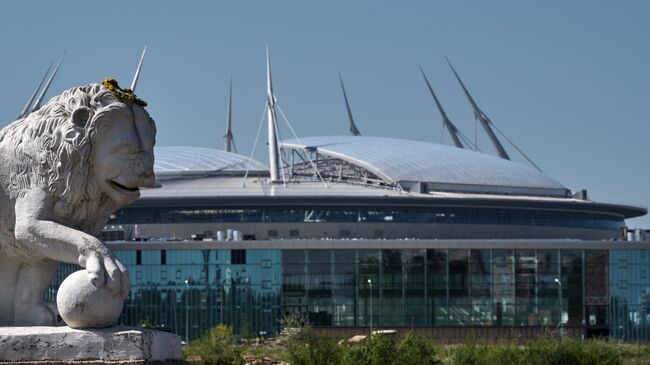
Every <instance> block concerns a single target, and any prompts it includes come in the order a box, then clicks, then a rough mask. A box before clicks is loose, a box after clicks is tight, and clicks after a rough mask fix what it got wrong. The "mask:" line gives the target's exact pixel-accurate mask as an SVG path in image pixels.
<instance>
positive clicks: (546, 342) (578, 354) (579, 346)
mask: <svg viewBox="0 0 650 365" xmlns="http://www.w3.org/2000/svg"><path fill="white" fill-rule="evenodd" d="M527 359H528V363H530V364H534V365H565V364H566V365H621V364H622V363H623V357H622V354H621V352H620V350H619V349H617V348H616V346H615V345H613V344H611V343H609V342H607V341H603V340H589V341H586V342H582V341H580V340H578V339H575V338H565V339H561V338H557V337H543V338H541V339H539V340H537V341H534V342H531V343H530V344H528V347H527Z"/></svg>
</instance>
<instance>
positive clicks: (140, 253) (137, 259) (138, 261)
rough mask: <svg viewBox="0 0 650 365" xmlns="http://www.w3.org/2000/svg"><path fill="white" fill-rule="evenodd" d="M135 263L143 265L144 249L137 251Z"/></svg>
mask: <svg viewBox="0 0 650 365" xmlns="http://www.w3.org/2000/svg"><path fill="white" fill-rule="evenodd" d="M135 264H136V265H142V251H140V250H137V251H135Z"/></svg>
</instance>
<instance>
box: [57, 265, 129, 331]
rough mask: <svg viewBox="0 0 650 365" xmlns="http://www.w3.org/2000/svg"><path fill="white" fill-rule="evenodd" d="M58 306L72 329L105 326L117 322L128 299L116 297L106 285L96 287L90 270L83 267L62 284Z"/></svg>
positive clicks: (58, 296) (58, 294)
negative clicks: (91, 278)
mask: <svg viewBox="0 0 650 365" xmlns="http://www.w3.org/2000/svg"><path fill="white" fill-rule="evenodd" d="M56 305H57V307H58V309H59V314H60V315H61V318H63V320H64V321H65V323H66V324H67V325H68V326H69V327H70V328H101V327H110V326H114V325H116V324H117V319H118V318H119V316H120V314H121V313H122V307H123V306H124V299H122V298H120V297H119V296H113V295H112V294H111V293H110V292H109V291H108V290H107V289H106V288H105V287H102V288H97V287H95V286H94V285H93V284H91V283H90V281H89V280H88V272H86V270H79V271H77V272H74V273H72V274H71V275H70V276H68V277H67V278H66V279H65V280H63V283H61V286H60V287H59V291H58V293H57V294H56Z"/></svg>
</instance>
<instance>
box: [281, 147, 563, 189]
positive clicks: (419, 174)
mask: <svg viewBox="0 0 650 365" xmlns="http://www.w3.org/2000/svg"><path fill="white" fill-rule="evenodd" d="M282 145H283V147H284V148H292V149H308V150H316V151H318V152H319V153H320V154H322V155H325V156H329V157H333V158H338V159H341V160H344V161H346V162H349V163H351V164H353V165H356V166H360V167H362V168H365V169H366V170H368V171H370V172H372V173H374V174H375V175H377V176H378V177H380V178H382V179H383V180H385V181H387V182H391V183H400V182H426V183H428V184H429V183H430V184H429V185H430V187H434V188H435V187H436V186H437V187H438V188H440V189H441V190H464V189H466V190H468V191H476V192H481V191H483V192H500V193H513V194H542V195H565V194H566V192H567V189H566V188H565V187H564V186H563V185H562V184H560V183H559V182H557V181H556V180H554V179H552V178H550V177H549V176H547V175H545V174H543V173H541V172H539V171H537V170H535V169H533V168H532V167H528V166H525V165H522V164H519V163H517V162H513V161H509V160H504V159H502V158H498V157H495V156H491V155H487V154H484V153H478V152H474V151H471V150H467V149H461V148H456V147H451V146H446V145H441V144H435V143H427V142H418V141H410V140H402V139H395V138H382V137H365V136H329V137H309V138H302V139H300V141H298V140H295V139H294V140H290V141H285V142H284V143H283V144H282ZM463 186H464V188H459V187H463ZM504 188H505V189H504Z"/></svg>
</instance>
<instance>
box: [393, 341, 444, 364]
mask: <svg viewBox="0 0 650 365" xmlns="http://www.w3.org/2000/svg"><path fill="white" fill-rule="evenodd" d="M435 356H436V349H435V348H434V346H433V344H432V343H431V342H430V340H428V339H425V338H423V337H421V336H417V335H414V334H412V333H409V334H407V335H406V337H404V339H403V340H402V341H401V342H400V343H399V344H398V345H397V358H396V364H400V365H436V364H440V363H441V362H440V361H439V360H437V359H436V358H435Z"/></svg>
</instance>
